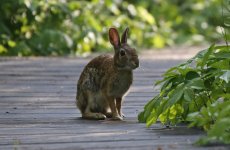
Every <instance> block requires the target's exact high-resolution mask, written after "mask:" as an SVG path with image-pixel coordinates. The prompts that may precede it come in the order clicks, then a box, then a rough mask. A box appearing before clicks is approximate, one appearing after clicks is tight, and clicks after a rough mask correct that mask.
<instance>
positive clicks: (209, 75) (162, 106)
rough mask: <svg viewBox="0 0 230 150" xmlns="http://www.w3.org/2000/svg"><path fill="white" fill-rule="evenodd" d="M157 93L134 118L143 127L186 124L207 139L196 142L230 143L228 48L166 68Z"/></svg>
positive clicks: (229, 70) (229, 51) (229, 53)
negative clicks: (158, 122) (206, 134)
mask: <svg viewBox="0 0 230 150" xmlns="http://www.w3.org/2000/svg"><path fill="white" fill-rule="evenodd" d="M156 85H161V89H160V93H159V94H158V95H157V96H156V97H154V98H153V99H152V100H150V101H149V102H148V103H147V104H146V105H145V107H144V111H143V112H141V113H140V114H139V116H138V119H139V121H140V122H146V125H147V127H149V126H150V125H152V124H153V123H156V121H157V120H158V119H159V120H160V122H161V123H163V124H167V125H175V124H177V123H179V122H189V123H190V126H197V127H203V128H204V130H206V131H207V133H208V137H206V138H203V139H201V140H200V141H199V143H200V144H207V143H208V142H222V143H226V144H229V143H230V48H229V47H228V46H214V45H212V46H211V47H210V48H208V49H206V50H203V51H201V52H199V53H198V54H197V55H196V56H195V57H193V58H192V59H189V60H188V61H187V62H185V63H183V64H180V65H178V66H176V67H173V68H170V69H169V70H168V71H167V72H166V73H165V74H164V75H163V79H162V80H160V81H158V82H157V83H156Z"/></svg>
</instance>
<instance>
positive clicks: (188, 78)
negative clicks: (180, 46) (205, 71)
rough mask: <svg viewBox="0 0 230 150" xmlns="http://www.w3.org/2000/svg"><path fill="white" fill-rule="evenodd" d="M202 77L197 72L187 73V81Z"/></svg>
mask: <svg viewBox="0 0 230 150" xmlns="http://www.w3.org/2000/svg"><path fill="white" fill-rule="evenodd" d="M198 77H200V75H199V73H197V71H189V72H187V74H186V76H185V79H186V80H192V79H194V78H198Z"/></svg>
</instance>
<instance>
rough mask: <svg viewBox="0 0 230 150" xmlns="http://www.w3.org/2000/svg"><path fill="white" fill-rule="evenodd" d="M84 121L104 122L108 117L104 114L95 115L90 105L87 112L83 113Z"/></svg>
mask: <svg viewBox="0 0 230 150" xmlns="http://www.w3.org/2000/svg"><path fill="white" fill-rule="evenodd" d="M82 118H83V119H90V120H104V119H105V118H106V116H105V115H104V114H102V113H95V112H91V110H90V107H89V105H88V106H87V108H86V109H85V112H84V113H82Z"/></svg>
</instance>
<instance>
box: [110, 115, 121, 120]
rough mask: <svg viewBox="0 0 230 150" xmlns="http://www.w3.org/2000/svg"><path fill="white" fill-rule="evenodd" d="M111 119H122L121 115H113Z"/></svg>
mask: <svg viewBox="0 0 230 150" xmlns="http://www.w3.org/2000/svg"><path fill="white" fill-rule="evenodd" d="M112 120H123V117H121V116H114V117H113V118H112Z"/></svg>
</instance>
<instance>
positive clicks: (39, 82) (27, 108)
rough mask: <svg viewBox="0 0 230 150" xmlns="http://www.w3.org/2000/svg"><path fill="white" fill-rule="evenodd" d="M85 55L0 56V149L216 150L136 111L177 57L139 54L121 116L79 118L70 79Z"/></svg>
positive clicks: (195, 133)
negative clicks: (143, 118) (151, 123)
mask: <svg viewBox="0 0 230 150" xmlns="http://www.w3.org/2000/svg"><path fill="white" fill-rule="evenodd" d="M88 61H89V59H83V58H0V150H8V149H9V150H11V149H27V150H31V149H54V150H57V149H66V150H67V149H68V150H69V149H74V150H84V149H89V150H91V149H99V150H101V149H124V150H126V149H130V150H133V149H134V150H135V149H141V150H144V149H147V150H166V149H169V150H171V149H172V150H173V149H176V150H178V149H180V150H191V149H202V150H203V149H205V150H206V149H207V150H222V149H228V148H229V147H226V146H212V147H196V146H193V145H192V143H193V142H194V141H195V140H197V139H198V138H199V137H201V136H202V135H204V133H203V132H202V131H200V130H198V129H187V128H186V126H183V125H180V126H176V127H173V128H171V129H166V128H164V127H163V126H161V125H160V124H156V125H154V126H152V127H151V128H146V127H145V124H141V123H138V121H137V115H138V113H139V112H140V111H141V110H142V109H143V106H144V104H145V103H146V102H147V101H148V100H150V99H151V98H152V97H153V96H154V95H155V94H156V93H157V91H156V90H154V89H153V83H154V81H155V80H157V79H160V78H161V77H160V75H161V74H162V73H163V72H164V71H165V70H166V69H167V68H169V67H171V66H173V65H175V64H178V63H179V62H181V60H166V59H164V60H162V59H154V58H153V59H151V57H149V58H147V57H146V58H145V57H144V56H143V57H141V60H140V61H141V67H140V68H139V69H137V70H136V71H135V73H134V84H133V85H132V87H131V89H130V93H129V94H128V95H127V96H126V98H125V102H124V104H123V112H124V114H125V115H126V118H125V119H124V121H111V120H104V121H89V120H82V119H81V118H80V113H79V111H78V110H77V109H76V107H75V93H76V81H77V79H78V77H79V75H80V72H81V71H82V69H83V66H84V65H86V63H87V62H88Z"/></svg>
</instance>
